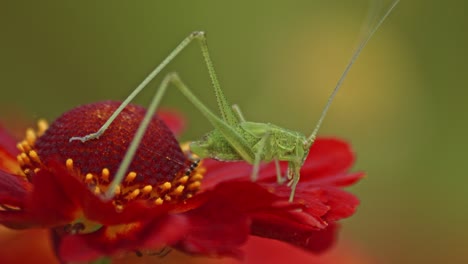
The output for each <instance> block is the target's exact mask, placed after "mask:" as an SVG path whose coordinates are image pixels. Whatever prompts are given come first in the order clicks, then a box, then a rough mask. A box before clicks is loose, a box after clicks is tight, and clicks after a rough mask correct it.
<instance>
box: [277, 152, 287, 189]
mask: <svg viewBox="0 0 468 264" xmlns="http://www.w3.org/2000/svg"><path fill="white" fill-rule="evenodd" d="M274 162H275V168H276V181H277V182H278V184H283V183H284V182H285V181H286V179H287V178H288V175H286V176H283V175H282V174H281V167H280V163H279V160H278V159H277V158H275V159H274Z"/></svg>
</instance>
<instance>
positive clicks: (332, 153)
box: [301, 138, 354, 181]
mask: <svg viewBox="0 0 468 264" xmlns="http://www.w3.org/2000/svg"><path fill="white" fill-rule="evenodd" d="M353 163H354V154H353V152H352V150H351V147H350V145H349V144H348V143H346V142H345V141H342V140H339V139H334V138H318V139H317V140H316V141H315V142H314V144H313V145H312V147H311V149H310V152H309V155H308V156H307V159H306V161H305V163H304V165H303V166H302V169H301V180H302V181H312V180H316V179H319V178H322V177H329V176H333V175H337V174H342V173H344V172H346V171H348V170H349V169H350V168H351V166H352V165H353Z"/></svg>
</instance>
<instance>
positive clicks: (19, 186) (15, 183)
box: [0, 170, 32, 207]
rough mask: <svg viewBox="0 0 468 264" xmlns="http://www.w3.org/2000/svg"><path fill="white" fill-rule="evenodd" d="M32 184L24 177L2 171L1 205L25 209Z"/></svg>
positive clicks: (0, 181)
mask: <svg viewBox="0 0 468 264" xmlns="http://www.w3.org/2000/svg"><path fill="white" fill-rule="evenodd" d="M31 188H32V186H31V184H30V183H29V182H28V181H26V180H25V179H24V177H23V176H18V175H14V174H10V173H7V172H5V171H3V170H0V204H4V205H10V206H17V207H23V204H24V200H25V198H26V195H27V193H28V192H29V191H30V190H31Z"/></svg>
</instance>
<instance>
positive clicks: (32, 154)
mask: <svg viewBox="0 0 468 264" xmlns="http://www.w3.org/2000/svg"><path fill="white" fill-rule="evenodd" d="M29 157H30V158H31V159H32V160H33V161H34V162H36V163H41V159H40V158H39V155H37V152H36V151H35V150H31V151H29Z"/></svg>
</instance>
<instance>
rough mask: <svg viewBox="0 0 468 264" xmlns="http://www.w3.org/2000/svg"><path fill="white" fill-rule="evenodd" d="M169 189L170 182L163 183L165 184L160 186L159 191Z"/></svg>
mask: <svg viewBox="0 0 468 264" xmlns="http://www.w3.org/2000/svg"><path fill="white" fill-rule="evenodd" d="M171 187H172V184H171V183H170V182H165V183H163V184H161V189H162V190H163V191H167V190H170V189H171Z"/></svg>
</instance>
